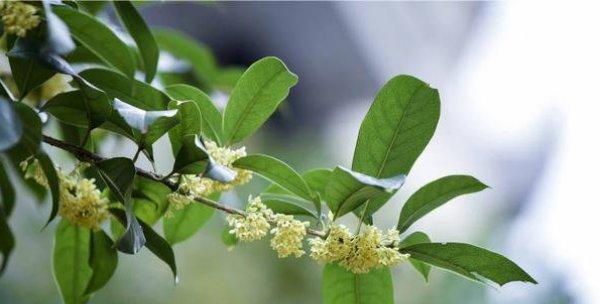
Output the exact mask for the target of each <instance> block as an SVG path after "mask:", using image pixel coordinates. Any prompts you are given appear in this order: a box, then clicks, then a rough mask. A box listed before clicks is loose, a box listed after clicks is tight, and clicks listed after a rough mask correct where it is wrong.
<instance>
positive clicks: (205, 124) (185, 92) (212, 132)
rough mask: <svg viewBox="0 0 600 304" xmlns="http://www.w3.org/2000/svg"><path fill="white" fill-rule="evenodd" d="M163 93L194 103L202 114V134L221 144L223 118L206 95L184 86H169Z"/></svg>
mask: <svg viewBox="0 0 600 304" xmlns="http://www.w3.org/2000/svg"><path fill="white" fill-rule="evenodd" d="M165 91H166V92H167V94H169V96H170V97H171V98H173V99H175V100H180V101H186V100H189V101H193V102H195V103H196V105H198V108H199V109H200V113H201V114H202V128H201V129H202V133H203V134H204V136H206V137H207V138H208V139H210V140H212V141H215V142H216V143H217V144H220V143H221V137H222V135H223V127H222V121H223V117H222V115H221V112H219V110H218V109H217V108H216V107H215V105H214V104H213V102H212V100H210V97H208V95H206V94H204V92H202V91H201V90H199V89H197V88H194V87H192V86H189V85H186V84H176V85H171V86H168V87H166V88H165Z"/></svg>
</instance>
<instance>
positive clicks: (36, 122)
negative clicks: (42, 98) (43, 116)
mask: <svg viewBox="0 0 600 304" xmlns="http://www.w3.org/2000/svg"><path fill="white" fill-rule="evenodd" d="M13 109H14V110H15V112H16V113H17V116H18V117H19V120H20V121H22V122H27V123H25V124H23V125H22V126H23V135H22V136H21V140H20V141H19V143H18V144H17V145H16V146H13V147H12V149H11V150H13V151H14V152H16V154H19V155H18V161H22V160H24V159H25V158H27V157H29V156H32V155H35V154H37V152H38V150H39V148H40V144H41V143H42V121H41V120H40V116H39V115H38V113H36V111H35V110H33V109H32V108H30V107H28V106H26V105H25V104H23V103H15V104H13ZM17 151H22V152H17Z"/></svg>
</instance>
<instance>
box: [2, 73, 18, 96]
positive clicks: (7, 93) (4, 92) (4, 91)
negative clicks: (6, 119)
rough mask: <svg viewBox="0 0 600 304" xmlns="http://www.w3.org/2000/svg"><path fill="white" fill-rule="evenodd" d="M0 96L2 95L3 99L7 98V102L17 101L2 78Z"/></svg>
mask: <svg viewBox="0 0 600 304" xmlns="http://www.w3.org/2000/svg"><path fill="white" fill-rule="evenodd" d="M0 94H2V96H3V97H6V98H8V100H12V101H16V100H17V98H16V97H15V95H14V94H13V92H12V91H11V90H10V88H9V87H8V85H7V84H6V82H5V81H4V80H3V79H2V78H0Z"/></svg>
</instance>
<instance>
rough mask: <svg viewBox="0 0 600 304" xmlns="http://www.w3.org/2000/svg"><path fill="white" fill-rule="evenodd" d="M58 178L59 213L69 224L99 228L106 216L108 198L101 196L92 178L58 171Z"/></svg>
mask: <svg viewBox="0 0 600 304" xmlns="http://www.w3.org/2000/svg"><path fill="white" fill-rule="evenodd" d="M58 177H59V179H60V208H59V214H60V215H61V216H62V217H64V218H66V219H67V220H68V221H69V222H70V223H71V224H73V225H76V226H80V227H85V228H88V229H95V230H96V229H100V224H102V222H103V221H104V220H105V219H106V218H107V217H108V199H107V198H105V197H102V194H101V193H100V190H98V189H97V188H96V184H95V180H94V179H87V178H83V177H81V176H80V175H79V174H77V173H76V172H75V174H71V175H66V174H64V173H63V172H62V171H59V172H58Z"/></svg>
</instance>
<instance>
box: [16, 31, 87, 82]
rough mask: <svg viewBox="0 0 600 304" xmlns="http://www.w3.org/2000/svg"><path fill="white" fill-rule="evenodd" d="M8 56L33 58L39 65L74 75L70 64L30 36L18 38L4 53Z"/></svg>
mask: <svg viewBox="0 0 600 304" xmlns="http://www.w3.org/2000/svg"><path fill="white" fill-rule="evenodd" d="M6 55H7V56H8V57H10V58H20V59H23V60H34V61H36V62H37V63H39V64H40V65H41V66H43V67H45V68H48V69H50V70H53V71H55V72H59V73H62V74H66V75H76V73H75V70H73V68H72V67H71V65H70V64H69V63H68V62H67V61H66V60H64V59H63V58H62V57H60V56H59V55H58V54H55V53H50V52H49V51H48V50H47V49H46V46H45V45H44V44H42V43H41V42H40V41H37V40H33V39H30V38H19V39H17V41H16V42H15V45H14V46H13V48H12V49H11V50H10V52H8V53H6Z"/></svg>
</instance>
